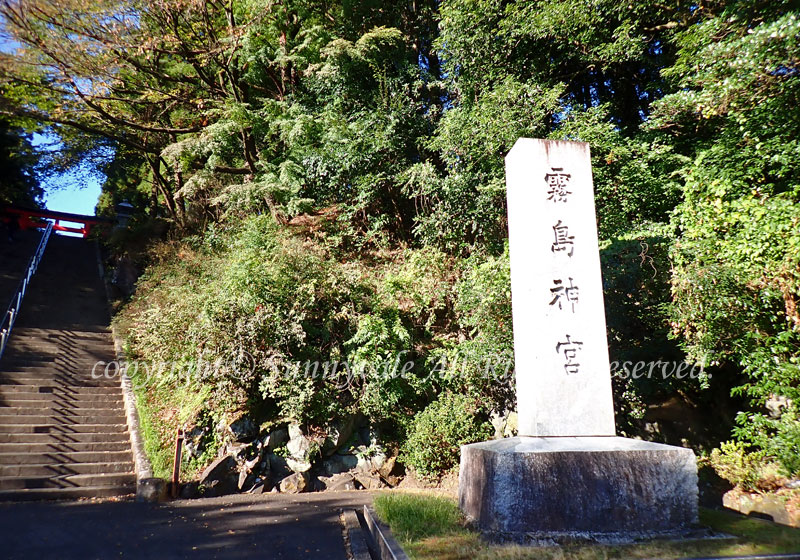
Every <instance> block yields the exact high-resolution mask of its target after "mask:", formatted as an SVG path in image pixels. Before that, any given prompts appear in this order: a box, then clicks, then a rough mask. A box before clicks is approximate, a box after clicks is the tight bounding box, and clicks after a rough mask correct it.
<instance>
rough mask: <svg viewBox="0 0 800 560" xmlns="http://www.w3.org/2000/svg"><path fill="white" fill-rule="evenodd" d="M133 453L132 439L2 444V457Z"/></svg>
mask: <svg viewBox="0 0 800 560" xmlns="http://www.w3.org/2000/svg"><path fill="white" fill-rule="evenodd" d="M123 452H124V453H128V454H130V453H131V442H130V439H128V438H125V439H120V440H119V441H116V442H84V443H74V442H66V443H53V442H51V443H0V455H4V456H5V455H10V456H17V457H24V456H26V455H28V454H33V455H37V456H42V457H44V456H46V455H47V454H50V453H52V454H56V455H59V454H71V453H123Z"/></svg>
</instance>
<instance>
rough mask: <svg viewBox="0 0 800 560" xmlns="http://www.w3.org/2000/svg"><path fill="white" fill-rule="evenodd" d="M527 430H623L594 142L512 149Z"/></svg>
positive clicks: (515, 276)
mask: <svg viewBox="0 0 800 560" xmlns="http://www.w3.org/2000/svg"><path fill="white" fill-rule="evenodd" d="M506 186H507V193H508V194H507V196H508V230H509V244H510V254H511V303H512V309H513V318H514V357H515V366H516V379H517V409H518V413H519V434H520V435H527V436H540V437H548V436H602V435H608V436H613V435H615V429H614V408H613V402H612V397H611V375H610V372H609V364H608V346H607V340H606V325H605V310H604V307H603V291H602V280H601V276H600V254H599V251H598V244H597V224H596V218H595V209H594V188H593V186H592V170H591V162H590V157H589V146H588V144H585V143H581V142H561V141H552V140H534V139H530V138H521V139H520V140H518V141H517V143H516V144H515V145H514V148H513V149H512V150H511V152H509V154H508V156H507V157H506Z"/></svg>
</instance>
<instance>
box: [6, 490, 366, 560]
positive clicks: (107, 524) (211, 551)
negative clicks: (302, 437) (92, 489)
mask: <svg viewBox="0 0 800 560" xmlns="http://www.w3.org/2000/svg"><path fill="white" fill-rule="evenodd" d="M371 501H372V496H371V495H370V494H369V493H367V492H363V491H362V492H337V493H320V494H300V495H288V494H266V495H260V496H254V495H247V494H243V495H235V496H224V497H220V498H207V499H200V500H177V501H174V502H168V503H165V504H143V503H135V502H131V501H124V502H94V503H93V502H66V501H63V502H32V503H4V504H0V556H2V557H3V558H6V559H8V560H12V559H17V558H19V559H26V560H27V559H34V560H46V559H49V558H53V559H56V558H58V559H59V560H71V559H75V560H77V559H80V560H91V559H102V560H107V559H110V558H136V559H138V558H141V559H145V558H147V559H151V558H158V559H163V560H171V559H178V558H191V559H210V558H220V559H222V558H224V559H228V558H231V559H237V558H268V559H276V560H278V559H279V560H295V559H312V558H313V559H321V560H345V559H346V558H347V556H346V554H345V549H344V542H343V539H342V527H341V524H340V522H339V510H340V509H341V508H348V507H349V508H358V507H361V506H363V505H364V504H365V503H370V502H371Z"/></svg>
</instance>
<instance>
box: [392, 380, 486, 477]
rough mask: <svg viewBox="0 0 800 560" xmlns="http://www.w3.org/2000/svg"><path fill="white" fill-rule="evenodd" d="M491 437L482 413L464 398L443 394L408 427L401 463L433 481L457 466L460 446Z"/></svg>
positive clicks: (473, 401) (479, 408)
mask: <svg viewBox="0 0 800 560" xmlns="http://www.w3.org/2000/svg"><path fill="white" fill-rule="evenodd" d="M491 435H492V427H491V424H489V422H488V421H487V419H486V415H485V411H484V410H482V409H481V407H480V406H479V405H477V403H476V401H475V400H474V399H471V398H469V397H467V396H465V395H458V394H453V393H443V394H442V395H440V396H439V398H438V399H437V400H435V401H433V402H432V403H431V404H429V405H428V406H427V408H425V410H423V411H422V412H420V413H419V414H417V416H416V417H415V418H414V421H413V422H412V424H411V429H410V431H409V436H408V439H407V440H406V442H405V444H404V446H403V454H402V460H403V461H404V462H405V463H406V464H407V465H410V466H412V467H414V468H415V469H416V471H417V472H418V473H419V474H420V475H422V476H423V477H425V478H437V477H440V476H441V475H442V474H444V473H445V472H447V471H448V470H450V469H452V468H453V467H455V466H456V465H457V464H458V461H459V456H460V447H461V446H462V445H465V444H468V443H474V442H476V441H483V440H486V439H488V438H489V437H490V436H491Z"/></svg>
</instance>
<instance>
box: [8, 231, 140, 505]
mask: <svg viewBox="0 0 800 560" xmlns="http://www.w3.org/2000/svg"><path fill="white" fill-rule="evenodd" d="M0 305H5V304H3V303H0ZM108 324H109V317H108V307H107V301H106V295H105V290H104V286H103V283H102V280H101V279H100V276H99V274H98V266H97V259H96V256H95V249H94V246H93V245H92V244H90V243H89V242H86V241H84V240H83V239H75V238H68V237H62V236H57V235H54V236H52V237H51V239H50V242H49V244H48V247H47V250H46V251H45V254H44V257H43V259H42V262H41V264H40V266H39V271H38V272H37V274H36V275H35V276H34V278H33V280H32V282H31V285H30V287H29V291H28V295H27V296H26V299H25V302H24V303H23V306H22V311H21V313H20V316H19V319H18V320H17V323H16V326H15V328H14V331H13V334H12V336H11V342H10V344H9V346H8V348H7V349H6V353H5V355H4V356H3V357H2V359H0V501H2V500H25V499H51V498H52V499H65V498H80V497H101V496H118V495H126V494H131V493H133V492H134V490H135V482H136V479H135V475H134V466H133V458H132V454H131V442H130V435H129V433H128V427H127V424H126V419H125V413H124V407H123V400H122V390H121V388H120V383H119V378H118V377H114V378H112V379H108V378H105V377H104V376H103V375H102V374H103V370H104V368H103V367H102V366H101V367H97V368H96V371H95V375H94V376H93V375H92V371H93V367H94V366H95V364H96V363H97V362H98V361H103V362H110V361H112V360H114V357H115V356H114V348H113V343H112V340H111V334H110V331H109V329H108Z"/></svg>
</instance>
